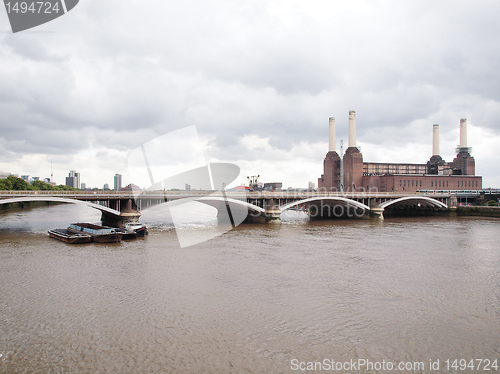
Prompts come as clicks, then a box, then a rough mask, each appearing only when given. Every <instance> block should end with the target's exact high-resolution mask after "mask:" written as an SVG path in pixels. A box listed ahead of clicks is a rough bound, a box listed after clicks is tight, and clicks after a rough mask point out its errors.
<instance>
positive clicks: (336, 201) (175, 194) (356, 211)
mask: <svg viewBox="0 0 500 374" xmlns="http://www.w3.org/2000/svg"><path fill="white" fill-rule="evenodd" d="M32 201H46V202H56V203H73V204H85V205H87V206H90V207H92V208H95V209H98V210H100V211H101V212H102V221H103V222H104V223H107V224H110V225H120V224H122V223H123V222H124V221H136V220H138V219H139V217H140V215H141V211H142V210H144V209H148V208H151V207H154V206H157V205H159V204H164V203H168V204H169V206H177V207H179V206H181V205H182V204H183V203H184V202H187V201H189V202H191V201H196V202H200V203H204V204H207V205H210V206H213V207H215V208H216V209H217V211H218V217H219V218H222V217H229V219H230V220H231V222H233V216H234V217H236V216H237V217H240V218H242V220H244V221H247V222H279V220H280V215H281V213H282V212H283V211H285V210H287V209H296V210H304V211H307V212H308V213H309V215H310V217H311V218H312V219H314V218H335V217H361V216H365V215H370V216H372V217H378V218H383V214H384V211H386V212H387V211H388V210H390V211H391V212H408V211H429V210H432V211H436V210H446V209H449V208H453V207H455V206H456V203H457V197H456V194H454V193H453V192H450V191H448V192H446V191H427V192H423V193H417V194H410V193H386V192H355V193H339V192H335V193H325V192H305V191H300V192H297V191H274V192H271V191H259V192H246V191H232V190H229V191H197V190H195V191H140V192H131V191H0V206H1V205H2V204H13V203H18V204H24V203H26V202H32Z"/></svg>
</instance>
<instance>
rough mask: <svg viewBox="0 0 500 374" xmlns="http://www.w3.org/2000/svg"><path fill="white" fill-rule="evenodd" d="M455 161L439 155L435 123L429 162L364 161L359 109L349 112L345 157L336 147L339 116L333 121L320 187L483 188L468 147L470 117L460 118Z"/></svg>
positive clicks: (382, 189) (385, 189)
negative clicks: (359, 142) (358, 138)
mask: <svg viewBox="0 0 500 374" xmlns="http://www.w3.org/2000/svg"><path fill="white" fill-rule="evenodd" d="M456 151H457V155H456V157H455V158H454V159H453V161H452V162H445V161H444V160H443V158H442V157H441V156H440V155H439V125H433V146H432V156H431V158H430V159H429V161H427V163H425V164H393V163H380V162H364V161H363V155H362V154H361V152H360V150H359V149H358V147H357V146H356V112H355V111H353V110H351V111H349V142H348V148H347V149H346V151H345V153H344V155H343V158H342V160H341V159H340V156H339V154H338V153H337V151H336V147H335V118H333V117H330V120H329V151H328V153H327V154H326V157H325V160H324V162H323V174H322V175H321V177H320V178H318V188H319V189H321V190H322V191H327V192H339V191H344V192H363V191H378V192H417V191H421V190H447V191H449V190H481V189H482V180H483V179H482V177H480V176H476V175H475V172H476V170H475V165H476V162H475V160H474V158H473V157H472V156H471V154H470V152H471V148H469V147H467V119H465V118H462V119H461V120H460V145H459V146H458V147H457V149H456Z"/></svg>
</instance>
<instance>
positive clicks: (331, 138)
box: [328, 117, 335, 152]
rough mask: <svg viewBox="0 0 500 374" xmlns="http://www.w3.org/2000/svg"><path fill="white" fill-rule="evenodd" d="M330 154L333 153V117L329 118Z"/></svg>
mask: <svg viewBox="0 0 500 374" xmlns="http://www.w3.org/2000/svg"><path fill="white" fill-rule="evenodd" d="M328 150H329V151H330V152H335V117H330V132H329V149H328Z"/></svg>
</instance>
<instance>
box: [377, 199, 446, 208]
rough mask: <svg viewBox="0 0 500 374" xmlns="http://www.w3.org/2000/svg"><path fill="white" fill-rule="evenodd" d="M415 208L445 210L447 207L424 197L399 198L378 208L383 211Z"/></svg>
mask: <svg viewBox="0 0 500 374" xmlns="http://www.w3.org/2000/svg"><path fill="white" fill-rule="evenodd" d="M415 206H419V207H420V206H424V207H429V208H440V209H447V208H448V205H446V204H445V203H443V202H441V201H439V200H436V199H433V198H430V197H425V196H406V197H400V198H399V199H394V200H388V201H386V202H384V203H382V204H380V208H382V209H385V208H387V207H395V208H396V207H397V208H411V207H415Z"/></svg>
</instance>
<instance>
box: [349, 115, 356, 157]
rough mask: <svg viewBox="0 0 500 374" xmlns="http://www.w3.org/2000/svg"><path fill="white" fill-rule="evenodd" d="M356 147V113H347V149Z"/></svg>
mask: <svg viewBox="0 0 500 374" xmlns="http://www.w3.org/2000/svg"><path fill="white" fill-rule="evenodd" d="M351 147H354V148H355V147H356V112H355V111H354V110H350V111H349V148H351Z"/></svg>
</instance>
